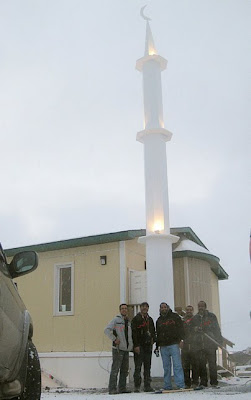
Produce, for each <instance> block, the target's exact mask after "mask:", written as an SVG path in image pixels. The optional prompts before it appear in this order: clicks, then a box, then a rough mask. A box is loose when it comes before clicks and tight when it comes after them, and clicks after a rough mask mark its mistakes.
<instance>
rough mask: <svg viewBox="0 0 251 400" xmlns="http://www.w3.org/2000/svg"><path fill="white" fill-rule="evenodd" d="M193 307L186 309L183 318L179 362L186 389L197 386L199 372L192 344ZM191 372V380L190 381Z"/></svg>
mask: <svg viewBox="0 0 251 400" xmlns="http://www.w3.org/2000/svg"><path fill="white" fill-rule="evenodd" d="M192 321H193V306H187V307H186V314H185V316H184V318H183V324H184V330H185V340H184V342H183V346H182V351H181V360H182V365H183V370H184V378H185V385H186V388H190V387H191V385H193V386H195V387H196V386H198V384H199V371H198V362H197V359H196V352H195V349H194V343H193V327H192ZM191 370H192V380H191Z"/></svg>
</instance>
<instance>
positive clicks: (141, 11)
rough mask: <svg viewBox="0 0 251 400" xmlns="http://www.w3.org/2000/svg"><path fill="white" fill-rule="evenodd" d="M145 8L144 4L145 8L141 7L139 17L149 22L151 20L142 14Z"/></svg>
mask: <svg viewBox="0 0 251 400" xmlns="http://www.w3.org/2000/svg"><path fill="white" fill-rule="evenodd" d="M146 6H147V4H146V5H145V6H143V7H142V8H141V9H140V15H141V17H142V18H143V19H144V20H146V21H151V18H149V17H147V16H146V15H145V14H144V9H145V8H146Z"/></svg>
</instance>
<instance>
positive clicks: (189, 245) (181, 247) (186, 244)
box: [173, 239, 213, 255]
mask: <svg viewBox="0 0 251 400" xmlns="http://www.w3.org/2000/svg"><path fill="white" fill-rule="evenodd" d="M188 250H189V251H196V252H197V253H205V254H209V255H213V254H212V253H210V251H208V250H207V249H205V247H202V246H200V245H199V244H197V243H195V242H193V241H192V240H189V239H183V240H181V241H180V243H179V244H178V246H177V247H176V249H175V250H174V251H173V252H177V251H188Z"/></svg>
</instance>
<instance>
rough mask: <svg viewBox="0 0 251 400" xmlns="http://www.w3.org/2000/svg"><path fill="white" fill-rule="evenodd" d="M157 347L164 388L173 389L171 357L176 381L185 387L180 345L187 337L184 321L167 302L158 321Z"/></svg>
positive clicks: (180, 386) (180, 387)
mask: <svg viewBox="0 0 251 400" xmlns="http://www.w3.org/2000/svg"><path fill="white" fill-rule="evenodd" d="M156 332H157V342H156V346H157V348H158V347H160V354H161V358H162V362H163V368H164V389H165V390H170V389H172V383H171V359H172V362H173V373H174V381H175V384H176V386H177V387H178V388H179V389H183V388H184V387H185V383H184V373H183V368H182V364H181V357H180V345H181V342H182V340H183V339H184V337H185V334H184V327H183V322H182V320H181V318H180V317H179V315H178V314H176V313H173V312H172V310H171V309H170V307H169V306H168V305H167V304H166V303H164V302H163V303H161V304H160V317H159V318H158V319H157V322H156Z"/></svg>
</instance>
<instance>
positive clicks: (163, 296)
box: [136, 6, 179, 320]
mask: <svg viewBox="0 0 251 400" xmlns="http://www.w3.org/2000/svg"><path fill="white" fill-rule="evenodd" d="M144 8H145V6H144V7H143V8H142V9H141V16H142V17H143V18H144V19H145V20H146V21H147V22H146V43H145V55H144V57H142V58H140V59H139V60H138V61H137V63H136V68H137V70H139V71H140V72H142V74H143V88H144V119H145V121H144V130H143V131H140V132H138V134H137V140H138V141H139V142H141V143H143V144H144V164H145V202H146V236H144V237H141V238H139V242H140V243H144V244H145V245H146V266H147V300H148V302H149V304H150V312H151V315H152V316H153V317H154V318H155V320H156V318H157V317H158V312H159V304H160V303H161V302H162V301H164V302H166V303H168V304H169V305H170V307H171V308H173V307H174V290H173V265H172V243H175V242H177V241H178V240H179V237H177V236H174V235H171V234H170V223H169V201H168V184H167V165H166V164H167V162H166V142H167V141H169V140H171V137H172V133H171V132H169V131H167V130H166V129H165V128H164V121H163V106H162V86H161V71H163V70H164V69H166V65H167V60H165V59H164V58H163V57H161V56H159V55H158V54H157V50H156V48H155V46H154V42H153V37H152V32H151V28H150V25H149V20H150V18H148V17H146V16H145V15H144V13H143V11H144Z"/></svg>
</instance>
